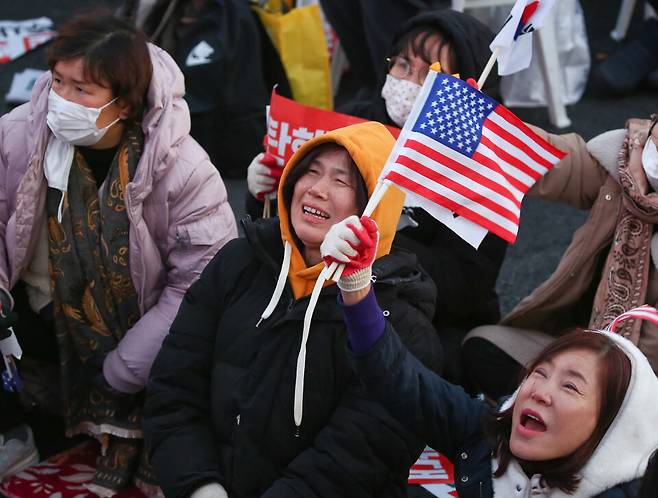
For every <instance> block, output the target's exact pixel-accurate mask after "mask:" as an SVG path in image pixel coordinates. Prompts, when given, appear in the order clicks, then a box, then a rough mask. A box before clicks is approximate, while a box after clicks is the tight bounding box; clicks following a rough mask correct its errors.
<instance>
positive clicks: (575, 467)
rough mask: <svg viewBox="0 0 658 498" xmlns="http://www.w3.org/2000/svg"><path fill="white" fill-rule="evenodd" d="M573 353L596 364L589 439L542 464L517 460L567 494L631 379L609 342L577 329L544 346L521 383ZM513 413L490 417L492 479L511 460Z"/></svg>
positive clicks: (625, 362) (626, 361)
mask: <svg viewBox="0 0 658 498" xmlns="http://www.w3.org/2000/svg"><path fill="white" fill-rule="evenodd" d="M574 350H587V351H592V352H594V353H595V354H596V356H597V357H598V360H599V369H598V371H599V385H600V386H601V396H600V406H599V418H598V420H597V424H596V427H595V428H594V431H593V432H592V435H591V436H590V437H589V439H588V440H587V441H585V443H584V444H583V445H582V446H580V447H579V448H578V449H576V451H574V452H573V453H572V454H571V455H567V456H565V457H561V458H556V459H554V460H549V461H543V462H527V461H521V460H519V463H520V464H521V465H522V466H523V467H524V468H525V469H526V470H527V469H536V470H537V473H540V474H542V476H543V477H544V479H545V480H546V484H548V486H550V487H552V488H559V489H561V490H562V491H564V492H565V493H569V494H571V493H573V492H574V491H576V489H577V488H578V483H579V482H580V476H579V472H580V470H581V469H582V468H583V466H584V465H585V464H586V463H587V461H588V460H589V458H590V457H591V456H592V454H593V453H594V450H596V447H597V446H598V445H599V443H600V442H601V439H603V436H604V435H605V433H606V431H607V430H608V427H610V424H611V423H612V421H613V420H614V419H615V417H616V416H617V412H618V411H619V407H620V406H621V404H622V402H623V401H624V397H625V396H626V391H627V389H628V384H629V382H630V378H631V362H630V360H629V359H628V356H626V354H625V353H624V352H623V351H622V350H621V348H620V347H619V346H618V345H617V344H615V343H614V342H613V340H612V339H610V338H609V337H607V336H606V335H604V334H599V333H596V332H589V331H583V330H580V329H578V330H574V331H572V332H570V333H568V334H565V335H563V336H561V337H559V338H558V339H556V340H555V341H553V342H552V343H550V344H549V345H548V346H546V348H544V350H543V351H542V352H541V353H539V355H538V356H537V358H535V360H534V361H533V362H532V363H531V364H530V366H529V367H528V368H527V369H526V370H525V374H524V380H525V378H526V377H527V375H528V374H529V373H531V372H533V371H534V370H535V368H536V367H537V366H538V365H539V364H541V363H544V362H546V361H549V360H551V359H553V358H555V357H556V356H557V355H559V354H561V353H564V352H566V351H574ZM513 411H514V404H512V406H510V407H509V408H507V409H506V410H504V411H502V412H499V413H496V414H494V415H493V416H492V418H491V420H490V421H489V425H488V433H489V435H490V436H491V438H492V440H493V443H494V447H495V449H496V454H497V457H498V461H499V464H498V468H497V469H496V470H495V472H494V474H493V475H494V477H500V476H502V475H503V474H504V473H505V471H506V470H507V467H508V465H509V463H510V461H511V460H512V458H514V455H513V454H512V452H511V450H510V446H509V443H510V435H511V431H512V413H513Z"/></svg>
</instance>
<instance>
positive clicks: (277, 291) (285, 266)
mask: <svg viewBox="0 0 658 498" xmlns="http://www.w3.org/2000/svg"><path fill="white" fill-rule="evenodd" d="M291 255H292V246H291V245H290V242H288V241H287V240H286V241H285V244H284V245H283V263H281V271H280V272H279V278H278V279H277V281H276V287H275V288H274V294H272V298H271V299H270V302H269V304H268V305H267V308H265V311H263V313H262V314H261V315H260V320H258V323H257V324H256V327H258V326H259V325H260V323H261V322H262V321H263V320H267V319H268V318H269V317H270V315H271V314H272V313H273V312H274V308H276V305H277V304H279V299H281V295H282V294H283V288H284V287H285V285H286V279H287V278H288V270H290V256H291Z"/></svg>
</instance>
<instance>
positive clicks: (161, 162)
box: [29, 43, 190, 201]
mask: <svg viewBox="0 0 658 498" xmlns="http://www.w3.org/2000/svg"><path fill="white" fill-rule="evenodd" d="M148 48H149V52H150V54H151V63H152V65H153V75H152V77H151V82H150V84H149V88H148V91H147V95H146V103H145V106H144V112H143V114H142V131H143V132H144V152H143V154H142V159H141V160H140V164H139V167H138V168H137V171H136V173H135V178H134V179H133V181H132V182H131V185H129V189H128V190H129V195H131V200H133V201H135V200H141V199H143V198H144V197H146V196H147V195H148V194H149V193H150V191H151V187H152V185H153V182H154V181H156V180H157V179H158V178H159V177H161V176H162V175H163V174H164V173H165V172H166V171H167V169H168V168H170V167H172V165H173V164H174V163H175V162H176V159H177V157H176V154H177V153H178V148H177V147H173V146H174V145H175V144H177V143H178V142H179V141H180V140H182V139H183V138H185V137H187V136H188V135H189V133H190V113H189V110H188V107H187V103H186V102H185V100H184V99H183V96H184V95H185V83H184V79H183V73H182V72H181V71H180V69H179V68H178V66H177V65H176V63H175V62H174V60H173V59H172V58H171V56H170V55H169V54H168V53H167V52H165V51H164V50H162V49H161V48H159V47H156V46H155V45H153V44H151V43H149V47H148ZM51 81H52V74H51V73H50V71H48V72H46V73H45V74H44V75H43V76H42V77H41V78H40V79H39V80H38V81H37V82H36V83H35V85H34V88H33V89H32V98H31V100H30V103H31V104H30V105H31V106H32V107H31V113H30V116H29V119H30V128H31V129H32V130H33V134H32V135H31V136H32V137H40V139H41V145H40V146H39V149H43V150H40V152H39V151H38V152H39V153H40V155H43V151H44V150H45V144H46V143H47V142H48V137H49V135H50V130H49V129H48V126H47V124H46V116H47V114H48V93H49V92H50V87H51Z"/></svg>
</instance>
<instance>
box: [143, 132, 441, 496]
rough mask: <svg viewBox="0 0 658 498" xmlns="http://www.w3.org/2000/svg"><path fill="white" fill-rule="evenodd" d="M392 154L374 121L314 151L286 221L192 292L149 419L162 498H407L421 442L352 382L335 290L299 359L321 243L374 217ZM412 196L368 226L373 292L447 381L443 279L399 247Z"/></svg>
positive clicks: (299, 162)
mask: <svg viewBox="0 0 658 498" xmlns="http://www.w3.org/2000/svg"><path fill="white" fill-rule="evenodd" d="M394 142H395V141H394V139H393V137H392V136H391V134H390V133H389V132H388V130H386V128H384V126H383V125H381V124H379V123H363V124H359V125H354V126H348V127H345V128H341V129H338V130H334V131H332V132H329V133H327V134H325V135H323V136H320V137H316V138H314V139H312V140H310V141H308V142H306V143H305V144H304V145H303V146H302V147H300V149H299V150H298V151H297V152H296V154H295V155H294V156H293V157H292V158H291V159H290V161H289V162H288V164H287V166H286V168H285V170H284V173H283V177H282V179H281V185H280V187H279V192H278V204H279V205H278V207H279V215H280V216H279V218H278V219H277V218H270V219H259V220H256V221H255V222H246V223H245V224H244V230H245V234H246V238H240V239H237V240H235V241H233V242H231V243H229V244H227V246H226V247H225V248H224V249H222V250H221V251H220V252H219V253H218V254H217V256H216V257H215V259H213V261H212V262H211V263H210V264H209V265H208V266H207V267H206V269H205V270H204V272H203V274H202V275H201V277H200V279H199V280H198V281H197V282H196V283H195V284H193V285H192V286H191V287H190V289H189V291H188V292H187V294H186V296H185V298H184V300H183V304H182V306H181V308H180V310H179V313H178V316H177V318H176V320H175V321H174V323H173V325H172V328H171V330H170V332H169V335H168V336H167V338H166V340H165V342H164V343H163V347H162V349H161V350H160V353H159V354H158V357H157V359H156V361H155V364H154V366H153V369H152V371H151V377H150V380H149V388H148V394H147V400H146V409H145V414H144V430H145V434H146V439H147V442H148V447H149V448H150V456H151V458H152V461H153V463H154V467H155V469H156V474H157V476H158V479H159V483H160V485H161V486H162V488H163V490H164V492H165V495H166V496H168V497H186V496H190V495H191V496H192V497H194V498H199V497H202V498H203V497H221V496H230V497H231V498H246V497H260V496H267V497H274V496H293V495H295V496H317V497H336V496H351V497H355V498H358V497H381V496H399V497H402V496H406V489H407V476H408V471H409V467H410V466H411V465H412V464H413V463H414V461H415V459H416V458H417V457H418V455H419V454H420V451H421V450H422V444H419V443H420V442H419V441H418V440H417V439H416V438H414V437H412V436H411V434H410V433H409V432H408V430H407V428H406V427H405V426H404V425H400V424H398V423H396V422H395V421H394V420H393V419H392V418H391V417H390V415H389V414H388V412H387V411H386V410H385V409H384V408H383V407H381V406H380V405H379V404H378V403H375V402H372V401H371V400H369V399H367V397H366V396H365V393H364V391H363V389H362V386H361V385H360V383H359V382H358V380H357V379H356V378H355V377H354V372H353V370H352V368H351V367H350V365H349V363H348V361H347V357H346V355H345V336H346V331H345V327H344V325H343V323H342V321H341V318H340V309H339V307H338V304H337V303H336V295H337V292H338V291H337V289H336V286H335V285H329V284H333V281H329V284H328V285H326V286H325V287H324V289H323V291H322V293H321V294H320V297H319V301H318V302H317V307H316V309H315V313H314V317H313V320H312V322H311V325H310V333H309V335H308V342H307V343H306V347H305V348H304V349H300V341H301V339H302V330H303V321H304V316H305V312H306V310H307V307H308V305H309V294H310V292H311V289H312V288H313V286H314V284H315V281H316V279H317V277H318V275H319V273H320V271H321V270H322V269H323V268H324V264H323V262H322V258H321V257H320V243H321V242H322V240H323V239H324V236H325V234H326V233H327V230H328V229H329V227H330V226H331V225H332V224H333V223H335V222H336V221H338V220H342V219H343V218H346V217H347V216H349V215H353V214H358V213H361V212H362V211H363V209H364V208H365V206H366V202H367V200H368V197H369V196H370V195H372V193H373V189H374V188H375V185H376V182H377V178H378V176H379V173H380V171H381V169H382V167H383V166H384V162H385V160H386V158H387V157H388V155H389V153H390V151H391V149H392V147H393V144H394ZM402 199H403V196H402V194H401V192H400V191H398V190H397V189H395V188H390V189H389V190H388V191H387V193H386V194H385V196H384V198H383V200H382V201H381V203H380V204H379V207H378V208H377V209H376V210H375V212H374V214H373V218H374V219H376V220H377V221H378V223H379V226H380V227H381V238H380V241H379V246H378V250H377V253H376V258H377V259H376V261H375V263H374V269H373V274H374V275H373V279H376V283H375V284H374V285H375V287H377V289H379V292H380V295H381V299H382V304H383V306H384V309H385V311H384V312H383V313H384V315H385V316H386V320H389V321H391V322H392V323H394V324H395V326H396V329H397V330H399V331H400V335H401V337H402V340H403V341H404V342H405V344H406V345H407V346H408V347H409V348H410V350H412V351H414V352H415V354H417V355H418V356H419V358H421V360H422V361H423V362H424V363H425V364H426V365H427V366H428V367H429V368H430V369H432V370H439V369H440V366H441V356H442V351H441V346H440V343H439V339H438V336H437V334H436V332H435V330H434V328H433V327H432V325H431V323H430V319H431V317H432V315H433V313H434V302H435V287H434V283H433V282H432V281H431V280H430V279H429V278H427V277H426V276H425V275H424V274H422V273H420V272H419V271H418V269H417V261H416V257H415V255H413V254H411V253H408V252H406V251H391V249H390V248H391V243H392V240H393V236H394V234H395V227H396V225H397V221H398V218H399V216H400V210H401V207H402ZM373 258H374V255H373ZM282 260H283V261H282ZM277 274H279V279H278V282H279V285H277ZM365 278H366V279H367V281H368V282H370V278H369V277H368V276H366V277H365ZM352 283H353V284H354V285H356V282H352ZM284 284H285V286H284ZM268 302H269V303H270V304H271V305H272V306H270V305H268ZM266 308H268V312H267V313H263V315H264V317H265V319H263V320H262V321H261V322H260V324H259V314H260V313H261V312H263V310H265V309H266ZM270 311H271V313H270Z"/></svg>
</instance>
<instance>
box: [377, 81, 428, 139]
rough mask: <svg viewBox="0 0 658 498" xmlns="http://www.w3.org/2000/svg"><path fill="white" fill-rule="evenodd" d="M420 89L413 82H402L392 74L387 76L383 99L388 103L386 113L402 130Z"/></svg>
mask: <svg viewBox="0 0 658 498" xmlns="http://www.w3.org/2000/svg"><path fill="white" fill-rule="evenodd" d="M420 88H421V86H420V85H417V84H416V83H413V82H411V81H407V80H401V79H398V78H395V77H393V76H391V75H390V74H387V75H386V83H384V88H382V98H383V99H384V101H385V102H386V112H387V113H388V115H389V117H390V118H391V119H392V120H393V122H394V123H395V124H396V125H398V126H399V127H400V128H402V127H403V126H404V123H405V121H406V120H407V118H408V117H409V114H410V113H411V108H412V107H413V106H414V102H415V101H416V97H417V96H418V93H419V92H420Z"/></svg>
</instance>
